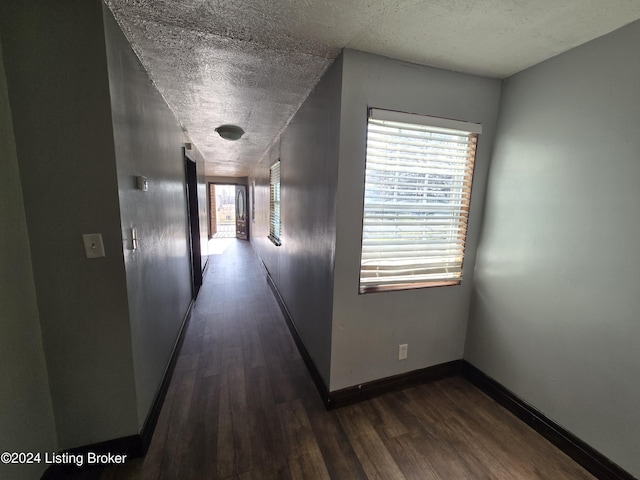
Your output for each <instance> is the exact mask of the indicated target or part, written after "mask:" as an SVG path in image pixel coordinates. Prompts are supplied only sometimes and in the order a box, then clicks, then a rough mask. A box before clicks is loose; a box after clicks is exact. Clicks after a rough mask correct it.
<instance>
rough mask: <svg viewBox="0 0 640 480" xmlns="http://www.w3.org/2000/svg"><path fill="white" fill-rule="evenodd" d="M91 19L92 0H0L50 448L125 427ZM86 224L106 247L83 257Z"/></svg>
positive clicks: (113, 224)
mask: <svg viewBox="0 0 640 480" xmlns="http://www.w3.org/2000/svg"><path fill="white" fill-rule="evenodd" d="M102 21H103V20H102V2H99V1H97V0H96V1H86V0H65V1H60V2H58V1H56V2H44V1H37V0H25V1H21V2H2V4H1V6H0V35H1V41H2V47H3V53H4V65H5V70H6V77H7V84H8V92H9V100H10V104H11V111H12V114H13V127H14V134H15V143H16V152H17V158H18V165H19V169H20V178H21V185H22V194H23V199H24V208H25V213H26V220H27V228H28V232H29V245H30V251H31V259H32V264H33V274H34V281H35V287H36V292H37V302H38V309H39V314H40V325H41V329H42V342H43V344H44V352H45V356H46V361H47V369H48V373H49V386H50V391H51V398H52V403H53V411H54V415H55V422H56V429H57V436H58V447H59V448H61V449H64V448H70V447H76V446H79V445H86V444H91V443H96V442H100V441H104V440H108V439H112V438H118V437H123V436H127V435H132V434H135V433H137V412H136V397H135V384H134V375H133V358H132V348H131V333H130V329H129V314H128V303H127V290H126V279H125V269H124V259H123V254H122V239H121V230H120V209H119V204H118V184H117V174H116V165H115V152H114V143H113V130H112V123H111V121H112V118H111V107H110V98H109V85H108V78H107V62H106V54H105V43H104V34H103V24H102ZM96 232H100V233H102V237H103V241H104V246H105V251H106V257H104V258H97V259H91V260H89V259H87V258H85V252H84V248H83V243H82V234H84V233H96ZM41 388H42V387H41ZM45 435H46V433H45Z"/></svg>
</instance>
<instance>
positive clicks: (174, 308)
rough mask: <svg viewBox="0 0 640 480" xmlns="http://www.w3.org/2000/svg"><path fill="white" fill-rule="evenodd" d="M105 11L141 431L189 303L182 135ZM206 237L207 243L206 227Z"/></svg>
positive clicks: (189, 285) (188, 261)
mask: <svg viewBox="0 0 640 480" xmlns="http://www.w3.org/2000/svg"><path fill="white" fill-rule="evenodd" d="M103 10H104V29H105V38H106V46H107V62H108V69H109V87H110V93H111V108H112V115H113V132H114V133H113V134H114V140H115V146H116V147H115V154H116V165H117V170H118V191H119V197H120V210H121V212H122V213H121V226H122V238H123V243H122V250H123V251H124V262H125V269H126V279H127V283H126V286H127V292H128V299H129V317H130V322H131V338H132V347H133V358H134V367H135V382H136V398H137V413H138V427H142V424H143V422H144V420H145V419H146V417H147V414H148V412H149V409H150V407H151V404H152V402H153V399H154V397H155V395H156V392H157V390H158V388H159V386H160V382H161V380H162V376H163V374H164V371H165V368H166V366H167V364H168V361H169V357H170V355H171V351H172V349H173V346H174V344H175V341H176V339H177V336H178V332H179V330H180V326H181V324H182V320H183V318H184V315H185V313H186V311H187V309H188V306H189V302H190V300H191V282H190V260H189V258H190V257H189V251H188V248H187V245H188V240H187V221H188V220H187V204H186V190H185V182H184V180H185V171H184V156H183V149H182V146H183V143H182V130H181V128H180V127H179V126H178V123H177V121H176V119H175V117H174V116H173V113H172V112H171V110H169V107H168V106H167V104H166V103H165V101H164V99H163V98H162V97H161V96H160V94H159V93H158V91H157V90H156V88H155V87H154V86H153V84H152V83H151V81H150V80H149V77H148V75H147V73H146V71H145V70H144V69H143V67H142V65H141V64H140V62H139V60H138V58H137V57H136V55H135V54H134V52H133V50H132V49H131V47H130V46H129V43H128V42H127V40H126V39H125V37H124V35H123V33H122V31H121V30H120V28H119V26H118V25H117V23H116V21H115V19H114V18H113V16H112V14H111V12H110V11H109V9H108V8H107V7H106V6H104V7H103ZM196 159H197V158H196ZM200 160H201V157H200ZM202 163H203V162H202V161H200V165H199V167H200V169H199V170H200V171H202V170H203V169H204V168H203V167H204V165H203V164H202ZM137 175H144V176H146V177H147V179H148V182H149V189H148V191H146V192H144V191H141V190H137V189H136V185H135V177H136V176H137ZM201 184H204V182H201ZM204 201H206V200H203V202H204ZM205 211H206V210H205ZM205 221H206V217H205ZM132 227H135V228H136V229H137V235H138V242H139V246H138V249H137V250H133V249H132V246H131V228H132ZM204 235H205V240H206V224H205V229H204ZM204 253H206V252H204Z"/></svg>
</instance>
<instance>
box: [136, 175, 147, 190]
mask: <svg viewBox="0 0 640 480" xmlns="http://www.w3.org/2000/svg"><path fill="white" fill-rule="evenodd" d="M136 187H137V188H138V190H142V191H143V192H146V191H147V190H149V181H148V180H147V177H143V176H142V175H138V176H137V177H136Z"/></svg>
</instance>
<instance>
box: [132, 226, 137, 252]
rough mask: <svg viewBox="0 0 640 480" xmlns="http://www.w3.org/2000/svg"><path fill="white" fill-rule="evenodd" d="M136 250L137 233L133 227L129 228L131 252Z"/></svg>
mask: <svg viewBox="0 0 640 480" xmlns="http://www.w3.org/2000/svg"><path fill="white" fill-rule="evenodd" d="M137 249H138V231H137V230H136V228H135V227H131V250H137Z"/></svg>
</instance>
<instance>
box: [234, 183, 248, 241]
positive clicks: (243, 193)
mask: <svg viewBox="0 0 640 480" xmlns="http://www.w3.org/2000/svg"><path fill="white" fill-rule="evenodd" d="M248 227H249V223H248V222H247V187H246V186H244V185H236V238H239V239H241V240H247V239H248V238H249V232H248V231H247V229H248Z"/></svg>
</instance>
